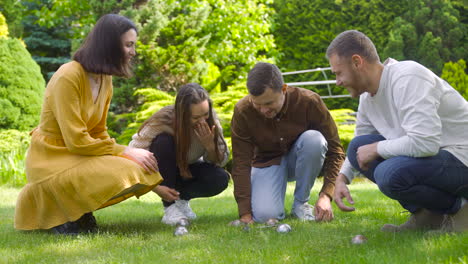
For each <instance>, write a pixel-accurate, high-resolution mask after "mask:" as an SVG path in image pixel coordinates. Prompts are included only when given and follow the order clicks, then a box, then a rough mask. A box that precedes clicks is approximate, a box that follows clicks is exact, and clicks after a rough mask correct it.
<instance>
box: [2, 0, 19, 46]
mask: <svg viewBox="0 0 468 264" xmlns="http://www.w3.org/2000/svg"><path fill="white" fill-rule="evenodd" d="M23 10H24V9H23V7H22V6H21V1H18V0H0V13H2V14H3V16H4V17H5V19H6V23H7V24H8V27H9V34H10V36H11V37H13V38H20V37H21V36H22V34H23V25H22V24H21V21H22V19H23Z"/></svg>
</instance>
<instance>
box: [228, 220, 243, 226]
mask: <svg viewBox="0 0 468 264" xmlns="http://www.w3.org/2000/svg"><path fill="white" fill-rule="evenodd" d="M242 224H243V223H242V221H241V220H239V219H236V220H234V221H232V222H230V223H229V225H230V226H240V225H242Z"/></svg>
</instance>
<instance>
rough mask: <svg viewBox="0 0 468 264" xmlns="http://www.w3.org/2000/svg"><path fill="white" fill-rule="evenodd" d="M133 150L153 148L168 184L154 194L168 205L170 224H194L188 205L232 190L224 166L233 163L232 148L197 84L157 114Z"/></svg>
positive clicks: (142, 129)
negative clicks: (230, 154) (231, 157)
mask: <svg viewBox="0 0 468 264" xmlns="http://www.w3.org/2000/svg"><path fill="white" fill-rule="evenodd" d="M130 146H133V147H138V148H144V149H148V150H149V151H151V152H152V153H154V155H155V157H156V159H157V161H158V166H159V171H160V173H161V175H162V177H163V178H164V181H163V182H162V183H161V185H160V186H157V187H156V188H155V189H154V190H153V191H154V192H155V193H157V194H158V195H159V196H160V197H161V198H162V200H163V204H164V216H163V218H162V222H163V223H165V224H169V225H175V224H176V223H177V222H179V221H180V220H181V219H182V218H188V219H195V218H196V214H195V213H194V212H193V211H192V209H191V208H190V206H189V200H191V199H193V198H197V197H211V196H214V195H217V194H219V193H221V192H222V191H223V190H224V189H226V188H227V185H228V181H229V175H228V173H227V172H226V171H225V170H224V169H222V168H221V166H224V165H225V164H226V162H227V160H228V158H229V149H228V148H227V145H226V142H225V141H224V138H223V133H222V128H221V126H220V124H219V120H218V119H217V116H216V113H215V111H214V109H213V107H212V102H211V99H210V98H209V96H208V93H207V91H206V90H205V89H203V88H202V87H201V86H200V85H198V84H195V83H190V84H187V85H184V86H182V87H181V88H180V90H179V91H178V93H177V96H176V102H175V105H171V106H166V107H164V108H162V109H161V110H159V111H158V112H156V113H155V114H153V116H151V117H150V118H149V119H148V120H147V121H146V122H145V123H144V124H143V125H142V126H141V127H140V130H139V131H138V133H137V134H135V135H134V136H133V140H132V141H131V142H130Z"/></svg>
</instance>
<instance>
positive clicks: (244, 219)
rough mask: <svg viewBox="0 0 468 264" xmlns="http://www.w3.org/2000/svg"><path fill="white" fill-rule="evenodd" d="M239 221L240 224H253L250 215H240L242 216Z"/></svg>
mask: <svg viewBox="0 0 468 264" xmlns="http://www.w3.org/2000/svg"><path fill="white" fill-rule="evenodd" d="M240 221H241V222H242V223H244V224H253V222H254V220H253V218H252V214H251V213H248V214H244V215H242V216H241V217H240Z"/></svg>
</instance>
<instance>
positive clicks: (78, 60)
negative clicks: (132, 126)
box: [15, 14, 162, 234]
mask: <svg viewBox="0 0 468 264" xmlns="http://www.w3.org/2000/svg"><path fill="white" fill-rule="evenodd" d="M136 40H137V29H136V27H135V25H134V24H133V22H132V21H130V20H129V19H128V18H126V17H123V16H120V15H115V14H108V15H105V16H103V17H101V18H100V19H99V20H98V22H97V23H96V25H95V26H94V28H93V30H92V31H91V32H90V34H89V35H88V36H87V38H86V41H85V42H84V44H83V45H82V46H81V47H80V48H79V49H78V51H77V52H76V53H75V54H74V56H73V61H71V62H69V63H66V64H64V65H62V66H61V67H60V68H59V69H58V70H57V72H56V73H55V74H54V75H53V76H52V78H51V80H50V81H49V83H48V85H47V88H46V91H45V96H44V102H43V106H42V112H41V120H40V123H39V126H38V127H37V128H35V129H34V130H33V131H32V132H31V136H32V137H31V145H30V147H29V150H28V154H27V157H26V175H27V179H28V183H27V184H26V186H24V188H23V189H22V190H21V192H20V194H19V196H18V201H17V204H16V211H15V228H17V229H20V230H34V229H52V230H54V231H55V233H59V234H77V233H79V232H93V231H95V230H96V228H97V225H96V220H95V218H94V216H93V214H92V212H93V211H95V210H97V209H100V208H103V207H106V206H109V205H113V204H116V203H118V202H121V201H123V200H125V199H127V198H129V197H132V196H137V197H139V196H140V195H143V194H145V193H147V192H148V191H151V190H152V189H153V188H154V187H155V186H156V185H158V184H159V183H160V182H161V181H162V178H161V175H160V174H159V172H158V167H157V161H156V159H155V157H154V155H153V154H152V153H151V152H149V151H147V150H143V149H138V148H131V147H127V146H123V145H119V144H117V143H116V142H115V140H114V139H112V138H110V137H109V134H108V133H107V127H106V119H107V112H108V110H109V105H110V101H111V98H112V75H116V76H122V77H129V76H131V67H130V66H131V61H132V58H133V57H134V56H135V42H136Z"/></svg>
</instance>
